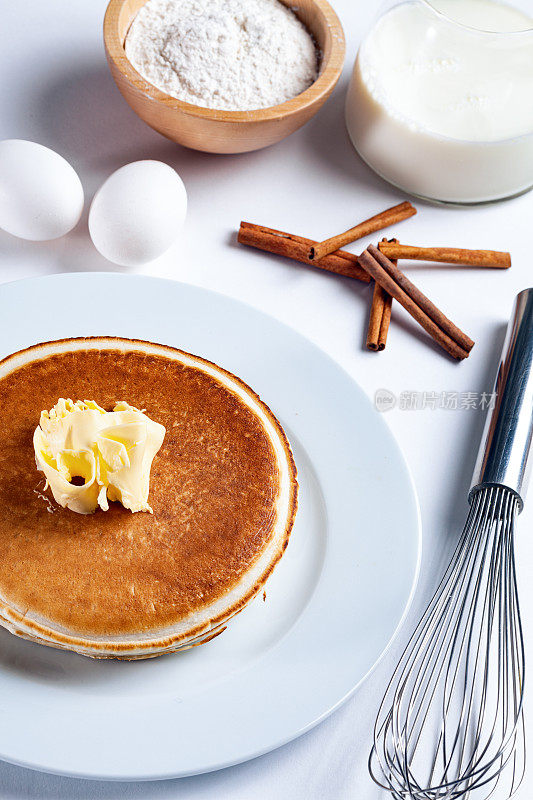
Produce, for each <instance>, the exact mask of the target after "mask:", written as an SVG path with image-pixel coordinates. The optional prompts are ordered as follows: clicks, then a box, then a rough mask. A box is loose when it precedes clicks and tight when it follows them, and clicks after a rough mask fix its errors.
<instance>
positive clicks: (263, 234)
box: [237, 222, 370, 283]
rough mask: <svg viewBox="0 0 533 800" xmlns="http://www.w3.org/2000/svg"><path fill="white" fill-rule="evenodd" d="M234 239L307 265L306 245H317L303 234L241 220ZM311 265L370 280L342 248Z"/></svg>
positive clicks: (355, 258)
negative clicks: (299, 234) (318, 262)
mask: <svg viewBox="0 0 533 800" xmlns="http://www.w3.org/2000/svg"><path fill="white" fill-rule="evenodd" d="M237 241H238V242H240V244H245V245H248V246H249V247H256V248H257V249H258V250H264V251H265V252H267V253H274V255H277V256H285V257H286V258H292V259H293V260H295V261H300V262H301V263H302V264H307V266H309V264H310V262H309V259H308V257H307V256H308V253H309V248H310V247H312V246H313V245H315V244H317V242H315V241H314V240H313V239H305V238H304V237H303V236H296V235H295V234H292V233H285V232H284V231H277V230H275V229H274V228H265V227H263V226H261V225H254V224H253V223H252V222H241V226H240V229H239V233H238V236H237ZM314 266H316V267H320V269H325V270H327V271H328V272H335V273H336V274H337V275H344V277H346V278H355V280H358V281H362V282H363V283H370V278H369V277H368V275H367V274H366V272H365V270H364V269H362V267H361V266H360V265H359V262H358V259H357V256H356V255H354V254H353V253H348V252H346V251H345V250H339V251H338V252H336V253H330V254H329V255H328V256H326V258H323V259H322V260H321V262H320V264H314Z"/></svg>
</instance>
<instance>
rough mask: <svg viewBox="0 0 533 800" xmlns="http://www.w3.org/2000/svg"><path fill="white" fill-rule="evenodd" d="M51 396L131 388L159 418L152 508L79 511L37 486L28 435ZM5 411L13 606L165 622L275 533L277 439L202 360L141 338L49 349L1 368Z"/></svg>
mask: <svg viewBox="0 0 533 800" xmlns="http://www.w3.org/2000/svg"><path fill="white" fill-rule="evenodd" d="M59 397H70V398H72V399H73V400H77V399H82V400H84V399H89V400H95V401H96V402H97V403H99V404H100V405H101V406H102V407H103V408H105V409H106V410H109V409H111V408H112V406H113V405H114V403H115V402H116V401H118V400H125V401H127V402H128V403H130V404H132V405H134V406H136V407H137V408H140V409H144V410H146V413H147V414H148V416H150V417H151V418H152V419H153V420H155V421H156V422H160V423H161V424H163V425H164V426H165V427H166V429H167V433H166V436H165V440H164V442H163V446H162V448H161V450H160V451H159V453H158V455H157V456H156V458H155V460H154V463H153V466H152V472H151V481H150V497H149V502H150V504H151V506H152V507H153V510H154V514H153V516H152V515H150V514H147V513H138V514H132V513H131V512H129V511H127V510H126V509H124V508H123V507H122V506H120V505H119V504H116V503H112V504H110V510H109V511H108V512H105V513H104V512H97V513H96V514H94V515H92V516H82V515H79V514H76V513H74V512H72V511H70V510H68V509H63V508H60V507H58V506H57V505H56V504H55V503H54V502H53V500H49V502H47V500H45V499H43V496H42V492H43V476H42V473H39V472H37V470H36V467H35V460H34V453H33V446H32V436H33V432H34V430H35V427H36V426H37V424H38V422H39V415H40V412H41V410H42V409H50V408H51V407H52V406H53V405H54V404H55V403H56V402H57V399H58V398H59ZM0 419H1V422H2V425H1V435H0V595H1V596H2V597H3V598H4V599H5V600H6V601H7V602H8V603H9V604H10V605H13V606H14V607H16V608H17V609H18V610H19V611H22V612H24V611H26V610H29V611H30V612H31V614H32V615H38V616H41V617H43V618H45V619H46V620H48V621H51V622H53V623H54V624H55V625H58V626H61V627H62V628H64V629H66V630H68V631H69V632H74V633H76V634H79V635H81V636H95V637H98V636H108V635H109V636H114V635H124V634H130V633H139V634H142V633H145V632H147V631H153V630H156V629H161V628H165V627H167V626H169V625H173V624H175V623H176V622H179V621H180V620H182V619H183V618H185V617H187V616H188V615H190V614H191V613H193V612H196V611H198V610H200V609H202V608H204V607H206V606H208V605H209V604H211V603H213V602H214V601H216V600H217V599H218V598H220V597H221V596H223V595H224V594H225V593H227V592H228V591H229V590H231V589H232V588H233V587H235V586H236V585H237V584H238V582H239V579H240V577H241V576H242V574H243V573H244V572H246V570H247V569H248V568H249V567H250V566H251V565H252V564H253V563H254V561H255V560H256V559H257V558H258V556H259V555H260V554H261V552H262V550H263V549H264V548H265V546H266V544H267V543H268V541H269V539H270V538H271V536H272V532H273V525H274V521H275V505H276V498H277V496H278V492H279V470H278V466H277V462H276V455H275V451H274V448H273V445H272V443H271V441H270V439H269V437H268V435H267V433H266V432H265V430H264V426H263V424H262V422H261V420H260V419H259V417H258V416H257V415H256V414H254V413H253V411H252V410H251V409H249V408H248V407H247V406H246V405H245V403H244V402H243V401H242V400H241V399H240V398H239V397H238V396H237V394H235V393H233V392H232V391H230V389H229V388H227V387H225V386H223V385H222V383H220V382H219V381H217V380H216V379H215V378H214V377H212V376H210V375H208V374H206V373H205V372H203V371H201V370H200V369H198V368H195V367H191V366H186V365H184V364H182V363H179V362H178V361H176V360H173V359H171V358H167V357H165V356H163V355H155V354H152V353H150V354H147V353H144V352H141V351H139V352H136V351H129V352H121V351H120V350H118V349H117V350H77V351H74V352H66V353H61V354H58V355H51V356H48V357H46V358H44V359H42V360H38V361H33V362H30V363H28V364H26V365H24V366H22V367H20V368H18V369H16V370H15V371H14V372H12V373H10V374H8V375H7V376H6V377H4V378H2V379H0ZM47 497H51V495H50V492H49V491H48V492H47ZM49 509H53V511H51V510H49Z"/></svg>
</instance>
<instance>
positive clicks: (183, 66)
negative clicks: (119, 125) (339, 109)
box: [125, 0, 318, 111]
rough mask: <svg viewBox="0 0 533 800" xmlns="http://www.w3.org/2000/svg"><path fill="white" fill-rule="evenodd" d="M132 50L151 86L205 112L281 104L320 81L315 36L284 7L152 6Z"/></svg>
mask: <svg viewBox="0 0 533 800" xmlns="http://www.w3.org/2000/svg"><path fill="white" fill-rule="evenodd" d="M125 49H126V55H127V57H128V59H129V61H130V62H131V63H132V64H133V66H134V67H135V69H136V70H137V71H138V72H140V74H141V75H142V76H143V77H144V78H145V79H146V80H147V81H149V82H150V83H151V84H153V85H154V86H156V87H157V88H158V89H160V90H161V91H163V92H165V93H166V94H169V95H172V97H176V98H178V99H179V100H184V101H185V102H187V103H194V104H195V105H199V106H204V107H205V108H217V109H224V110H227V111H247V110H251V109H258V108H267V107H269V106H274V105H278V103H283V102H285V101H286V100H290V99H291V98H293V97H296V95H298V94H300V93H301V92H303V91H305V89H308V88H309V86H311V84H312V83H314V81H315V80H316V79H317V76H318V58H317V50H316V47H315V44H314V42H313V39H312V37H311V35H310V34H309V32H308V31H307V29H306V28H305V26H304V25H303V24H302V23H301V22H300V20H299V19H298V18H297V17H296V15H295V14H294V13H293V12H292V11H291V10H290V9H289V8H287V7H286V6H284V5H283V4H282V3H281V2H279V0H148V2H147V3H146V4H145V5H144V6H143V7H142V8H141V9H140V11H139V13H138V14H137V16H136V17H135V19H134V20H133V23H132V25H131V27H130V29H129V31H128V35H127V37H126V42H125Z"/></svg>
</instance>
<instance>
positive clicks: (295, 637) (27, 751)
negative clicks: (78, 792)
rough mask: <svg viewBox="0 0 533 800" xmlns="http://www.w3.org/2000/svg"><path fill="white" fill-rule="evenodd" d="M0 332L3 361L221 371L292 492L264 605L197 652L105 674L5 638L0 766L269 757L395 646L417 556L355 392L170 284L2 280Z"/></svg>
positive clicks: (247, 323)
mask: <svg viewBox="0 0 533 800" xmlns="http://www.w3.org/2000/svg"><path fill="white" fill-rule="evenodd" d="M0 319H1V320H2V335H1V338H0V357H1V358H3V357H4V356H6V355H8V354H9V353H11V352H14V351H16V350H20V349H22V348H24V347H28V346H29V345H32V344H35V343H37V342H41V341H47V340H51V339H59V338H64V337H70V336H86V335H98V334H101V335H118V336H126V337H132V338H139V339H147V340H150V341H154V342H162V343H164V344H169V345H173V346H176V347H179V348H181V349H184V350H188V351H190V352H192V353H196V354H198V355H201V356H204V357H206V358H208V359H210V360H212V361H215V362H217V363H219V364H220V365H221V366H223V367H226V368H227V369H229V370H230V371H231V372H234V373H236V374H237V375H239V376H240V377H241V378H243V379H244V380H245V381H246V382H247V383H249V384H250V385H251V386H252V387H253V388H254V389H255V390H256V391H257V392H259V394H260V395H261V397H262V398H263V399H264V400H265V401H266V403H268V405H269V406H270V407H271V408H272V410H273V411H274V413H275V414H276V415H277V416H278V418H279V419H280V421H281V423H282V425H283V426H284V428H285V430H286V432H287V434H288V436H289V439H290V441H291V444H292V447H293V450H294V454H295V458H296V462H297V466H298V471H299V483H300V500H299V511H298V516H297V521H296V525H295V528H294V532H293V534H292V537H291V541H290V544H289V547H288V549H287V552H286V554H285V556H284V557H283V559H282V560H281V562H280V564H279V566H278V567H277V569H276V570H275V573H274V575H273V576H272V578H271V579H270V580H269V581H268V583H267V587H266V602H263V599H262V597H258V598H256V600H255V601H254V602H252V603H251V605H250V606H249V607H248V608H247V609H246V610H245V611H244V612H243V613H242V614H240V615H239V616H238V617H237V618H235V620H234V621H232V622H231V624H230V627H229V628H228V630H227V631H225V632H224V633H223V634H222V636H220V637H218V638H217V639H215V640H214V641H213V642H211V643H209V644H207V645H204V646H202V647H198V648H195V649H193V650H189V651H187V652H185V653H182V654H177V655H171V656H163V657H162V658H157V659H154V660H150V661H138V662H130V663H127V662H118V661H107V662H106V661H103V662H99V661H92V660H90V659H88V658H83V657H81V656H77V655H74V654H70V653H62V652H60V651H57V650H52V649H49V648H46V647H43V646H40V645H36V644H30V643H28V642H24V641H22V640H20V639H17V638H15V637H14V636H11V635H10V634H9V633H7V632H5V631H4V630H0V758H2V759H4V760H7V761H11V762H14V763H17V764H21V765H23V766H27V767H33V768H37V769H42V770H45V771H49V772H58V773H63V774H68V775H75V776H84V777H91V778H108V779H123V780H147V779H156V778H170V777H175V776H181V775H192V774H195V773H201V772H207V771H209V770H214V769H218V768H220V767H225V766H229V765H231V764H235V763H238V762H241V761H245V760H247V759H250V758H253V757H254V756H257V755H260V754H262V753H265V752H267V751H269V750H272V749H274V748H275V747H278V746H279V745H281V744H284V743H285V742H287V741H289V740H291V739H293V738H295V737H296V736H298V735H299V734H301V733H303V732H304V731H306V730H308V729H309V728H311V727H312V726H313V725H316V724H317V723H318V722H319V721H320V720H321V719H323V718H324V717H325V716H326V715H327V714H329V713H330V712H331V711H333V710H334V709H335V708H336V707H338V706H339V705H340V703H342V702H343V701H344V700H346V699H347V697H348V696H349V695H350V694H351V693H352V692H353V691H354V689H355V688H356V687H357V685H358V684H359V683H360V682H361V681H362V680H363V679H364V677H365V676H366V675H367V674H368V672H369V671H370V670H371V669H372V667H373V666H374V665H375V664H376V662H377V661H378V659H379V658H380V656H381V655H382V654H383V652H384V650H385V649H386V648H387V646H388V644H389V642H390V640H391V638H392V636H393V635H394V632H395V630H396V629H397V627H398V625H399V623H400V621H401V619H402V617H403V615H404V612H405V610H406V608H407V606H408V603H409V600H410V598H411V594H412V591H413V587H414V583H415V580H416V576H417V573H418V565H419V557H420V522H419V512H418V504H417V500H416V496H415V492H414V488H413V485H412V481H411V478H410V476H409V472H408V470H407V467H406V465H405V462H404V460H403V457H402V455H401V453H400V451H399V449H398V447H397V445H396V443H395V441H394V439H393V438H392V436H391V434H390V432H389V430H388V428H387V426H386V425H385V423H384V421H383V419H382V417H381V416H380V415H379V414H378V413H377V412H376V411H375V410H374V409H373V408H372V405H371V403H370V402H369V401H368V399H367V398H366V396H365V395H364V393H363V392H362V391H361V389H359V388H358V386H357V385H356V384H355V383H354V382H353V380H352V379H351V378H350V377H349V376H348V375H347V374H346V373H345V372H344V371H343V370H342V369H340V367H339V366H338V365H337V364H335V362H333V361H332V360H331V359H330V358H329V357H328V356H326V355H325V354H324V353H323V352H322V351H321V350H319V349H318V348H317V347H315V346H314V345H312V344H311V343H310V342H309V341H307V340H306V339H304V338H303V337H302V336H300V335H299V334H297V333H295V332H294V331H293V330H291V329H290V328H288V327H286V326H285V325H283V324H281V323H280V322H277V321H276V320H274V319H272V318H271V317H268V316H265V315H264V314H261V313H259V312H258V311H256V310H254V309H253V308H250V307H249V306H246V305H243V304H241V303H238V302H236V301H234V300H232V299H230V298H227V297H224V296H222V295H219V294H215V293H212V292H208V291H205V290H203V289H200V288H197V287H193V286H188V285H184V284H180V283H176V282H173V281H164V280H159V279H155V278H147V277H141V276H121V275H116V274H107V273H102V274H69V275H57V276H52V277H46V278H39V279H32V280H26V281H18V282H15V283H10V284H4V285H3V286H0ZM95 399H96V400H98V398H95Z"/></svg>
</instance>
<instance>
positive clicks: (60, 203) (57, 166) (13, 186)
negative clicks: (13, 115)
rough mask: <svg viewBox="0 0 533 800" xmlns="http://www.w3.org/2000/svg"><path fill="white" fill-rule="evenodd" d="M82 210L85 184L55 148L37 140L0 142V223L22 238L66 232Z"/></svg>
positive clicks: (37, 238) (39, 238)
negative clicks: (83, 185)
mask: <svg viewBox="0 0 533 800" xmlns="http://www.w3.org/2000/svg"><path fill="white" fill-rule="evenodd" d="M82 211H83V187H82V185H81V181H80V179H79V177H78V175H77V173H76V172H75V170H74V169H73V168H72V166H71V165H70V164H69V163H68V161H66V160H65V159H64V158H63V157H62V156H60V155H59V153H56V152H54V151H53V150H50V149H49V148H48V147H44V145H42V144H37V143H36V142H27V141H24V140H23V139H5V140H4V141H2V142H0V228H2V229H3V230H5V231H7V232H8V233H11V234H13V236H18V237H20V238H21V239H30V240H32V241H45V240H47V239H57V238H59V237H60V236H64V235H65V234H66V233H68V232H69V231H70V230H72V228H73V227H74V226H75V225H76V224H77V223H78V221H79V219H80V217H81V213H82Z"/></svg>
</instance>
